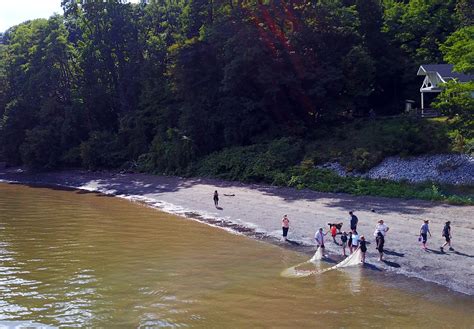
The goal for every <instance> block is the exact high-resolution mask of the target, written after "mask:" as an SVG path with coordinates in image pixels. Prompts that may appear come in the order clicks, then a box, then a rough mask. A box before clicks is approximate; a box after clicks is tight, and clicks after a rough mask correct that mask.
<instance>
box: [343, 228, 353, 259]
mask: <svg viewBox="0 0 474 329" xmlns="http://www.w3.org/2000/svg"><path fill="white" fill-rule="evenodd" d="M347 240H348V238H347V233H346V232H345V231H344V232H342V235H341V245H342V254H343V255H344V256H346V246H347ZM351 243H352V241H351Z"/></svg>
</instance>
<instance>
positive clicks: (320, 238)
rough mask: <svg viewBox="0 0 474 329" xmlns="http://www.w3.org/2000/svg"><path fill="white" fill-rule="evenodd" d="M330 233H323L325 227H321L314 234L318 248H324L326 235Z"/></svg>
mask: <svg viewBox="0 0 474 329" xmlns="http://www.w3.org/2000/svg"><path fill="white" fill-rule="evenodd" d="M326 234H328V232H326V233H323V228H322V227H320V228H319V230H318V231H317V232H316V234H315V235H314V240H315V241H316V245H317V246H318V248H322V249H324V236H325V235H326Z"/></svg>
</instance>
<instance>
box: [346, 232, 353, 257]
mask: <svg viewBox="0 0 474 329" xmlns="http://www.w3.org/2000/svg"><path fill="white" fill-rule="evenodd" d="M347 245H348V246H349V254H352V232H349V240H348V241H347Z"/></svg>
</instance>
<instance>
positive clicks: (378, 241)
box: [375, 232, 385, 261]
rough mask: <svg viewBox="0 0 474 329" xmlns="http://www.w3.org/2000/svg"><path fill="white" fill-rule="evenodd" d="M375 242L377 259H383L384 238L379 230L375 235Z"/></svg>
mask: <svg viewBox="0 0 474 329" xmlns="http://www.w3.org/2000/svg"><path fill="white" fill-rule="evenodd" d="M375 243H376V244H377V250H378V251H379V260H380V261H382V259H383V245H384V243H385V238H384V236H383V234H382V233H381V232H377V236H376V237H375Z"/></svg>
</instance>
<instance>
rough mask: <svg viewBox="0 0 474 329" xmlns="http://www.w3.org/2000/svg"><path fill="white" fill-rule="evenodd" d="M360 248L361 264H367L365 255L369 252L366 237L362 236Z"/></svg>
mask: <svg viewBox="0 0 474 329" xmlns="http://www.w3.org/2000/svg"><path fill="white" fill-rule="evenodd" d="M359 248H360V261H361V263H365V253H366V252H367V244H366V241H365V237H364V236H363V235H361V237H360V240H359Z"/></svg>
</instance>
